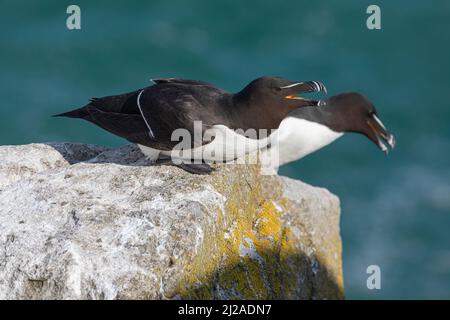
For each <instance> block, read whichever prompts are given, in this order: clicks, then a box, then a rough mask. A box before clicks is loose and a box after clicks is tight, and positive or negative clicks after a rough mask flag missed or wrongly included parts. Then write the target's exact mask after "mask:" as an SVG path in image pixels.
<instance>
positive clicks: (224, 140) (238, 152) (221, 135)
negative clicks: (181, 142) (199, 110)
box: [139, 125, 271, 162]
mask: <svg viewBox="0 0 450 320" xmlns="http://www.w3.org/2000/svg"><path fill="white" fill-rule="evenodd" d="M210 130H211V132H210V133H211V135H213V136H214V137H215V138H214V140H213V141H212V142H210V143H208V144H205V145H203V146H201V147H198V148H193V149H180V148H178V149H177V148H176V147H175V148H174V150H172V151H161V150H157V149H152V148H148V147H143V146H140V145H139V147H140V148H141V150H142V152H143V153H144V154H145V155H147V157H148V158H150V159H154V160H156V159H157V158H158V156H159V155H160V154H162V155H165V156H170V157H171V158H172V159H173V160H187V161H189V160H191V159H196V160H204V161H207V162H224V161H232V160H234V159H237V158H240V157H242V156H244V155H246V154H248V153H252V152H255V151H257V150H259V149H262V148H265V147H266V146H267V145H268V143H269V141H270V140H271V137H270V136H269V137H266V138H262V139H259V140H258V139H251V138H247V137H245V136H244V135H242V134H238V133H236V132H235V131H234V130H231V129H229V128H228V127H226V126H224V125H216V126H213V127H212V128H211V129H210ZM188 145H190V142H189V143H188Z"/></svg>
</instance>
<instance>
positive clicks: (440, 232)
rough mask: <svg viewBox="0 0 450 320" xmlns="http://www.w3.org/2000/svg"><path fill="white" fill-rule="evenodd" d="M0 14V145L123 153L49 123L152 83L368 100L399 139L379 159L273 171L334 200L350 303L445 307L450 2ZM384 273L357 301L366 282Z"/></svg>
mask: <svg viewBox="0 0 450 320" xmlns="http://www.w3.org/2000/svg"><path fill="white" fill-rule="evenodd" d="M76 4H78V5H79V6H80V7H81V11H82V30H79V31H69V30H67V28H66V24H65V21H66V17H67V15H66V13H65V11H66V7H67V5H68V3H64V2H61V3H60V4H58V3H55V2H52V1H39V2H37V1H36V2H33V3H32V2H30V1H12V0H6V1H5V0H4V1H2V3H1V10H0V40H1V44H0V46H1V47H0V48H1V49H0V98H1V99H0V133H1V134H0V144H23V143H30V142H39V141H42V142H44V141H73V142H84V143H96V144H102V145H108V146H118V145H121V144H124V143H125V142H124V141H123V140H121V139H119V138H116V137H114V136H112V135H110V134H109V133H107V132H105V131H102V130H101V129H98V128H96V127H94V126H92V125H89V124H88V123H84V122H81V121H76V120H69V119H54V118H50V117H49V116H50V115H51V114H54V113H59V112H62V111H65V110H68V109H70V108H71V107H77V106H81V105H83V104H84V103H85V102H86V101H87V99H88V98H90V97H93V96H102V95H109V94H115V93H119V92H126V91H129V90H133V89H135V88H138V87H142V86H145V85H147V83H148V79H150V78H156V77H183V78H192V79H202V80H205V81H208V82H212V83H214V84H216V85H218V86H220V87H223V88H225V89H228V90H230V91H235V90H238V89H239V88H241V87H242V86H243V85H244V84H246V83H247V82H248V81H250V80H251V79H253V78H256V77H258V76H261V75H280V76H283V77H286V78H291V79H296V80H321V81H323V82H324V83H325V84H326V85H327V87H328V89H329V94H336V93H338V92H341V91H346V90H357V91H361V92H363V93H365V94H366V95H368V96H369V97H370V98H371V100H372V101H373V102H374V104H375V105H376V106H377V108H378V110H379V113H380V115H381V118H382V119H383V121H384V122H385V124H386V125H387V126H388V128H389V129H390V130H391V131H392V132H393V133H394V134H395V135H396V138H397V140H398V146H397V148H396V149H395V151H394V152H393V153H391V154H390V155H389V156H388V157H386V156H385V155H384V154H382V153H381V152H380V151H379V150H377V149H376V148H375V146H374V145H372V144H371V143H369V142H368V141H367V140H366V139H365V138H363V137H361V136H357V135H350V134H349V135H346V136H344V137H343V138H342V139H340V140H339V141H337V142H336V143H334V144H333V145H331V146H329V147H327V148H325V149H323V150H321V151H319V152H317V153H315V154H313V155H311V156H309V157H307V158H305V159H303V160H301V161H298V162H296V163H293V164H290V165H288V166H286V167H284V168H282V170H281V173H282V174H284V175H287V176H290V177H294V178H299V179H302V180H304V181H306V182H308V183H311V184H313V185H317V186H323V187H326V188H328V189H330V190H331V191H332V192H334V193H335V194H337V195H338V196H339V197H340V199H341V201H342V221H341V229H342V237H343V246H344V272H345V274H344V276H345V287H346V295H347V297H348V298H369V299H378V298H427V299H429V298H450V232H449V227H450V170H449V165H450V143H449V141H450V125H449V119H450V103H449V90H450V73H449V71H450V62H449V56H450V22H449V21H450V2H449V1H445V0H441V1H433V2H432V6H431V2H426V1H377V2H376V4H378V5H380V7H381V10H382V30H380V31H369V30H368V29H367V28H366V26H365V21H366V18H367V15H366V14H365V11H366V8H367V6H368V5H369V4H372V2H369V1H320V2H319V1H316V2H312V1H298V0H297V1H294V0H293V1H258V2H256V1H239V2H238V1H231V0H229V1H175V0H171V1H148V2H147V1H131V0H130V1H115V2H114V4H113V3H111V2H110V1H96V2H95V4H93V3H92V2H88V1H76ZM371 264H377V265H379V266H380V267H381V271H382V288H381V290H374V291H370V290H368V289H367V288H366V278H367V275H366V268H367V266H368V265H371Z"/></svg>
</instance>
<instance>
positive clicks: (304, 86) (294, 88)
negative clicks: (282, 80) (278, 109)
mask: <svg viewBox="0 0 450 320" xmlns="http://www.w3.org/2000/svg"><path fill="white" fill-rule="evenodd" d="M280 89H281V90H283V95H284V98H286V99H290V100H307V99H305V98H303V97H301V96H299V94H301V93H306V92H324V93H325V94H326V93H327V88H326V87H325V86H324V84H323V83H322V82H319V81H306V82H293V83H292V84H290V85H287V86H284V87H280ZM311 101H312V100H311Z"/></svg>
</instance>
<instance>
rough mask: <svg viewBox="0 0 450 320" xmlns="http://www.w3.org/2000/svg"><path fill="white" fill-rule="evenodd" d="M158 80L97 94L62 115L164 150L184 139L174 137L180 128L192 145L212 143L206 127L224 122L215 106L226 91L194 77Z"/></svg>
mask: <svg viewBox="0 0 450 320" xmlns="http://www.w3.org/2000/svg"><path fill="white" fill-rule="evenodd" d="M191 82H195V83H196V84H193V83H191ZM156 83H157V84H156V85H154V86H150V87H147V88H144V89H141V90H136V91H133V92H130V93H125V94H120V95H114V96H106V97H101V98H93V99H91V100H90V103H89V104H88V105H86V106H85V107H83V108H80V109H77V110H74V111H70V112H67V113H64V114H61V115H58V116H66V117H73V118H82V119H85V120H88V121H90V122H92V123H94V124H96V125H98V126H99V127H101V128H103V129H105V130H107V131H109V132H111V133H113V134H115V135H118V136H120V137H123V138H125V139H127V140H129V141H131V142H133V143H138V144H142V145H144V146H148V147H151V148H156V149H161V150H171V149H173V147H175V146H176V145H177V144H178V143H179V142H180V141H179V140H176V141H172V133H173V132H174V131H175V130H177V129H182V130H184V131H181V134H187V135H189V136H186V135H183V137H184V138H183V139H186V138H190V142H191V146H192V147H194V146H199V145H202V144H205V143H208V142H209V141H203V139H202V138H203V136H204V132H205V130H206V129H208V128H210V127H211V125H213V124H216V123H223V119H221V118H223V116H221V115H219V114H217V112H216V111H217V110H216V109H215V108H214V97H215V96H216V95H217V94H220V93H221V92H222V91H221V90H219V89H216V88H214V87H209V85H205V84H204V83H202V82H200V81H194V80H180V79H170V80H167V79H158V80H157V82H156ZM198 86H206V87H198ZM205 93H206V94H205ZM205 97H206V98H205ZM205 99H206V100H205ZM199 100H200V101H199ZM196 121H199V122H197V124H196ZM178 133H180V131H178ZM175 138H176V137H175ZM178 139H180V137H178ZM183 141H185V140H183Z"/></svg>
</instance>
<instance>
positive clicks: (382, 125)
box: [372, 114, 387, 131]
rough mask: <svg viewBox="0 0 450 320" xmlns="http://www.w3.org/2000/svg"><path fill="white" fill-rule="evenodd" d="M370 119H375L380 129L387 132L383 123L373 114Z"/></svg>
mask: <svg viewBox="0 0 450 320" xmlns="http://www.w3.org/2000/svg"><path fill="white" fill-rule="evenodd" d="M372 117H373V118H374V119H375V121H376V122H377V123H378V124H379V125H380V127H382V128H383V129H384V130H385V131H387V129H386V127H385V126H384V124H383V122H381V120H380V119H379V118H378V117H377V116H376V115H375V114H373V115H372Z"/></svg>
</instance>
